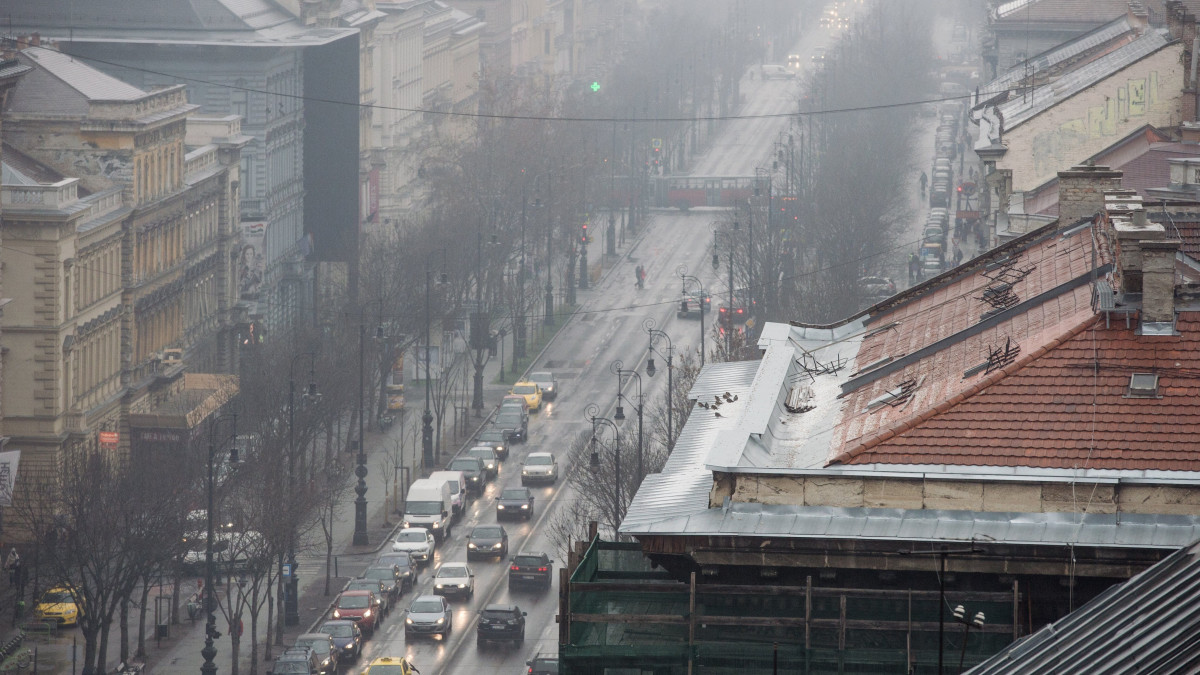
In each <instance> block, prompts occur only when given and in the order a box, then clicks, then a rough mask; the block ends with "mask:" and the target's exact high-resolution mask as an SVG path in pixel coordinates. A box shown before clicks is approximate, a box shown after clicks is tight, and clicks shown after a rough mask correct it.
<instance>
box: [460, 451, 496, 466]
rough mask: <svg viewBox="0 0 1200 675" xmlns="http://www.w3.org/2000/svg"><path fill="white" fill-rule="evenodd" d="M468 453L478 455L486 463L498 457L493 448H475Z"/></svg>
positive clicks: (473, 455)
mask: <svg viewBox="0 0 1200 675" xmlns="http://www.w3.org/2000/svg"><path fill="white" fill-rule="evenodd" d="M467 454H468V455H470V456H472V457H478V458H479V459H482V460H483V461H484V463H487V462H491V461H494V460H495V459H496V453H494V452H492V449H491V448H475V449H473V450H471V451H469V452H468V453H467Z"/></svg>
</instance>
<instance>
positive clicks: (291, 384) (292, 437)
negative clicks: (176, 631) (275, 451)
mask: <svg viewBox="0 0 1200 675" xmlns="http://www.w3.org/2000/svg"><path fill="white" fill-rule="evenodd" d="M306 356H307V357H308V386H307V387H305V389H304V399H305V400H306V401H307V400H312V399H314V398H316V396H317V382H316V375H315V373H314V370H315V368H316V361H317V353H316V352H313V351H308V352H301V353H299V354H296V355H295V356H293V357H292V361H291V363H289V364H288V495H289V499H290V496H291V495H292V494H294V493H295V489H296V378H295V375H294V374H293V373H294V371H295V369H296V362H297V361H299V360H300V359H302V358H304V357H306ZM287 556H288V557H287V564H288V567H287V570H288V574H287V575H286V576H285V578H286V579H287V585H286V586H284V594H283V595H284V598H283V623H284V625H287V626H295V625H298V624H299V623H300V610H299V607H298V602H297V596H296V582H297V578H296V533H295V532H294V531H293V532H289V533H288V554H287Z"/></svg>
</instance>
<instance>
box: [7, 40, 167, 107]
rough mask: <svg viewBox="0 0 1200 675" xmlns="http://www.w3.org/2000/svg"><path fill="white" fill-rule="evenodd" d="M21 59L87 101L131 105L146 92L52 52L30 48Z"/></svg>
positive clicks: (24, 51) (45, 49)
mask: <svg viewBox="0 0 1200 675" xmlns="http://www.w3.org/2000/svg"><path fill="white" fill-rule="evenodd" d="M21 56H22V57H24V58H28V59H29V60H30V61H31V62H33V63H35V64H36V65H38V66H39V67H41V68H43V69H44V70H45V71H46V72H48V73H50V74H51V75H53V76H54V77H56V78H58V80H59V81H61V82H62V83H63V84H65V85H67V86H68V87H70V88H72V89H74V90H75V91H77V92H79V93H80V94H81V95H82V96H83V97H84V98H86V99H88V100H90V101H135V100H137V99H139V98H142V97H144V96H146V92H144V91H142V90H141V89H138V88H137V87H135V86H133V85H132V84H129V83H128V82H122V81H121V80H118V79H117V78H115V77H113V76H111V75H107V74H105V73H102V72H100V71H99V70H96V69H95V68H93V67H91V66H89V65H88V64H86V63H84V62H83V61H80V60H77V59H74V58H72V57H71V56H70V55H68V54H64V53H62V52H59V51H55V50H53V49H47V48H43V47H31V48H29V49H25V50H23V51H22V52H21Z"/></svg>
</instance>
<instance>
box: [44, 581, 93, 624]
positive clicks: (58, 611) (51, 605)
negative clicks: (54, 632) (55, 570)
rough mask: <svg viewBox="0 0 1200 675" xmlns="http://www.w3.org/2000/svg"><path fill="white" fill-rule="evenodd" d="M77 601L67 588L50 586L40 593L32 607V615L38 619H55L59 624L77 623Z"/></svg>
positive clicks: (78, 610) (78, 613)
mask: <svg viewBox="0 0 1200 675" xmlns="http://www.w3.org/2000/svg"><path fill="white" fill-rule="evenodd" d="M81 613H82V612H80V609H79V603H78V602H76V600H75V595H74V594H72V593H71V590H70V589H68V588H62V587H59V588H51V589H50V590H48V591H46V592H45V593H42V597H40V598H38V601H37V604H36V605H34V607H33V616H34V618H35V619H37V620H38V621H57V622H58V625H60V626H74V625H75V624H77V623H79V615H80V614H81Z"/></svg>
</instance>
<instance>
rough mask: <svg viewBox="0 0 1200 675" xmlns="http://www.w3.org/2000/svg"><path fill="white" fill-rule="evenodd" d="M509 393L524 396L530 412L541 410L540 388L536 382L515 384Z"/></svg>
mask: <svg viewBox="0 0 1200 675" xmlns="http://www.w3.org/2000/svg"><path fill="white" fill-rule="evenodd" d="M509 393H510V394H515V395H517V396H524V397H525V404H526V405H528V406H529V410H530V412H536V411H538V410H541V409H542V388H541V387H539V386H537V383H536V382H517V383H516V384H514V385H513V388H512V391H510V392H509Z"/></svg>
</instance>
